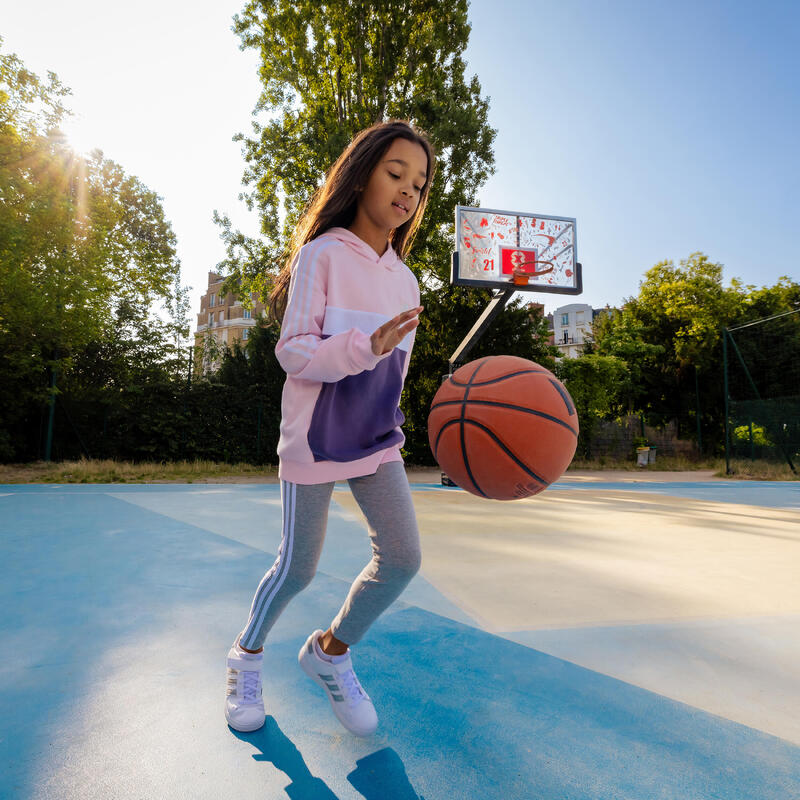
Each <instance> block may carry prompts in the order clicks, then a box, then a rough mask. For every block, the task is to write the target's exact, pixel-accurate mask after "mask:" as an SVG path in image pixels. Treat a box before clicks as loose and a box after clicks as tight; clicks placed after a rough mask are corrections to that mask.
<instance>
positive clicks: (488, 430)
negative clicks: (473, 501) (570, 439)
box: [436, 419, 550, 497]
mask: <svg viewBox="0 0 800 800" xmlns="http://www.w3.org/2000/svg"><path fill="white" fill-rule="evenodd" d="M460 422H462V420H460V419H451V420H450V421H449V422H445V424H444V425H442V428H441V430H440V431H439V436H441V435H442V431H444V430H445V429H446V428H449V427H450V426H451V425H455V424H456V423H460ZM463 422H464V423H469V424H470V425H474V426H475V427H476V428H480V429H481V430H482V431H485V432H486V433H488V434H489V436H491V437H492V439H494V441H495V443H496V444H498V445H500V447H502V448H503V450H505V452H506V454H507V455H509V456H510V457H511V458H512V459H513V460H514V461H515V462H516V463H517V464H518V465H519V466H520V467H522V469H524V470H525V472H527V473H528V475H530V476H531V477H532V478H534V479H535V480H537V481H539V483H541V484H542V485H543V486H549V485H550V484H549V483H548V482H547V481H546V480H545V479H544V478H541V477H539V475H537V474H536V473H535V472H533V470H531V468H530V467H529V466H528V465H527V464H525V462H524V461H520V460H519V459H518V458H517V457H516V456H515V455H514V454H513V453H512V452H511V451H510V450H509V449H508V448H507V447H506V446H505V444H503V442H502V440H501V439H500V438H498V436H497V434H496V433H494V431H493V430H492V429H491V428H487V427H486V426H485V425H482V424H481V423H480V422H476V421H475V420H474V419H465V420H463ZM439 436H437V437H436V442H437V446H438V442H439ZM462 455H463V456H464V463H465V464H466V462H467V453H466V451H463V453H462ZM467 468H468V469H469V467H467ZM470 478H472V473H470ZM472 482H473V483H475V481H474V479H473V480H472ZM475 485H476V486H477V484H475ZM481 494H483V492H481ZM485 496H486V495H484V497H485Z"/></svg>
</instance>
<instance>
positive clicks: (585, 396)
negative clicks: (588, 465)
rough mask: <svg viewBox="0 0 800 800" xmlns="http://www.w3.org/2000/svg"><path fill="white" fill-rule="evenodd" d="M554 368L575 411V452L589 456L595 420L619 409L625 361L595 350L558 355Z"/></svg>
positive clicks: (624, 378)
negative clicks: (569, 356)
mask: <svg viewBox="0 0 800 800" xmlns="http://www.w3.org/2000/svg"><path fill="white" fill-rule="evenodd" d="M555 371H556V375H557V376H558V378H559V379H560V380H561V381H563V383H564V385H565V386H566V387H567V391H568V392H569V393H570V396H571V397H572V400H573V402H574V403H575V410H576V411H577V412H578V420H579V421H580V432H579V435H578V453H580V454H581V455H583V456H584V457H586V458H589V457H590V447H591V443H592V438H593V437H594V433H595V430H596V428H597V423H598V421H599V420H601V419H605V418H607V417H613V416H617V415H618V414H619V413H620V411H621V407H620V401H621V400H622V397H623V392H624V386H625V385H626V384H627V382H628V375H629V369H628V365H627V364H626V363H625V361H623V360H622V359H620V358H616V357H615V356H603V355H597V354H596V353H595V354H588V355H583V356H580V357H578V358H562V359H560V360H559V362H558V364H557V365H556V370H555Z"/></svg>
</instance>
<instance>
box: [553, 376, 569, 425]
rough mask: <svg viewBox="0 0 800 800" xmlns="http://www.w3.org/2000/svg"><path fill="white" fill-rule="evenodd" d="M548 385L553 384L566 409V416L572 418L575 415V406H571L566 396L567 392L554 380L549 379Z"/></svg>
mask: <svg viewBox="0 0 800 800" xmlns="http://www.w3.org/2000/svg"><path fill="white" fill-rule="evenodd" d="M550 383H552V384H553V386H554V387H555V390H556V391H557V392H558V393H559V394H560V395H561V399H562V400H563V401H564V405H565V406H566V407H567V414H569V415H570V416H572V415H573V414H574V413H575V406H574V405H572V398H571V397H570V396H569V395H568V394H567V390H566V389H565V388H564V387H563V386H562V385H561V384H560V383H559V382H558V381H556V380H553V379H552V378H550Z"/></svg>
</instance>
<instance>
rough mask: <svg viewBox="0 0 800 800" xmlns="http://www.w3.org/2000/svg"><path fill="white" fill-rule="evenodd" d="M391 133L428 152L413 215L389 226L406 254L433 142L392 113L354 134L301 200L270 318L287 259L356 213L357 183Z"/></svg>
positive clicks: (282, 308)
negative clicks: (315, 186)
mask: <svg viewBox="0 0 800 800" xmlns="http://www.w3.org/2000/svg"><path fill="white" fill-rule="evenodd" d="M395 139H407V140H408V141H409V142H415V143H417V144H419V145H421V146H422V149H423V150H424V151H425V154H426V155H427V157H428V177H427V178H426V180H425V185H424V186H423V187H422V191H421V192H420V198H419V205H417V210H416V211H415V212H414V215H413V216H412V217H411V218H410V219H408V220H406V221H405V222H404V223H403V224H402V225H399V226H398V227H397V228H395V229H394V231H393V232H392V235H391V239H390V241H391V245H392V247H393V248H394V251H395V252H396V253H397V255H398V256H399V257H400V258H405V255H406V253H407V252H408V250H409V248H410V247H411V243H412V241H413V239H414V234H415V233H416V232H417V228H418V227H419V224H420V222H421V221H422V215H423V213H424V211H425V204H426V203H427V201H428V192H429V191H430V186H431V182H432V181H433V173H434V170H435V167H436V163H435V155H434V152H433V147H432V145H431V143H430V142H429V141H428V139H427V138H426V137H425V134H424V133H422V132H421V131H420V130H418V129H417V128H415V127H414V126H413V125H412V124H411V123H410V122H406V121H405V120H399V119H391V120H388V121H386V122H378V123H376V124H375V125H373V126H372V127H371V128H366V129H365V130H363V131H361V132H360V133H358V134H356V136H355V137H354V138H353V141H352V142H350V144H349V145H348V146H347V148H346V149H345V151H344V152H343V153H342V154H341V155H340V156H339V158H338V159H336V162H335V163H334V165H333V166H332V167H331V168H330V170H328V174H327V175H326V177H325V182H324V183H323V184H322V186H320V187H319V188H318V189H317V191H316V192H315V193H314V196H313V197H312V198H311V201H310V202H309V204H308V206H306V209H305V211H304V212H303V215H302V216H301V217H300V220H299V221H298V223H297V227H296V228H295V229H294V233H293V234H292V238H291V241H290V243H289V248H288V250H289V255H288V257H287V259H286V261H285V262H284V265H283V268H282V269H281V271H280V273H279V274H278V277H277V278H276V279H275V283H274V286H273V289H272V292H271V293H270V297H269V319H270V321H275V322H282V321H283V315H284V313H285V312H286V303H287V300H288V293H289V281H290V280H291V270H292V264H293V263H294V260H295V257H296V256H297V253H298V251H299V250H300V248H301V247H302V246H303V245H304V244H306V243H307V242H310V241H311V240H312V239H316V238H317V237H318V236H321V235H322V234H323V233H325V231H327V230H329V229H330V228H337V227H341V228H346V227H348V226H349V225H350V224H352V222H353V220H354V219H355V218H356V209H357V208H358V198H359V191H358V190H359V188H363V187H364V186H366V185H367V182H368V181H369V177H370V175H371V174H372V171H373V170H374V169H375V167H376V166H377V165H378V163H379V162H380V160H381V158H383V155H384V154H385V153H386V151H387V150H388V149H389V147H390V145H391V144H392V142H393V141H394V140H395Z"/></svg>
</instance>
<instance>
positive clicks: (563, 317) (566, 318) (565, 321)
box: [561, 314, 569, 325]
mask: <svg viewBox="0 0 800 800" xmlns="http://www.w3.org/2000/svg"><path fill="white" fill-rule="evenodd" d="M561 324H562V325H569V314H562V315H561Z"/></svg>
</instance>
